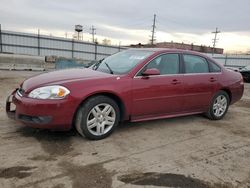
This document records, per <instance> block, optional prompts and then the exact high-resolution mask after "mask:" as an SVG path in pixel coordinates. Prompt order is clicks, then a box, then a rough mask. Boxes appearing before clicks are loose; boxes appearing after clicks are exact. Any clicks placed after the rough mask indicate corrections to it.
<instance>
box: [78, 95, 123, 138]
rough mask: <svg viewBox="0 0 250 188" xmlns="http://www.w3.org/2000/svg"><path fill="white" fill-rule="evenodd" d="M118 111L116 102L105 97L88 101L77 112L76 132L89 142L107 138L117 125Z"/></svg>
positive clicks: (97, 97) (96, 97)
mask: <svg viewBox="0 0 250 188" xmlns="http://www.w3.org/2000/svg"><path fill="white" fill-rule="evenodd" d="M119 118H120V111H119V107H118V105H117V104H116V102H115V101H114V100H113V99H111V98H109V97H106V96H101V95H100V96H95V97H92V98H90V99H88V100H87V101H86V102H85V103H84V104H83V105H82V106H81V107H80V108H79V110H78V112H77V115H76V121H75V126H76V129H77V131H78V132H79V133H80V134H81V135H82V136H85V137H87V138H88V139H91V140H100V139H103V138H106V137H107V136H109V135H110V134H111V133H112V132H113V130H114V129H115V127H116V126H117V124H118V123H119Z"/></svg>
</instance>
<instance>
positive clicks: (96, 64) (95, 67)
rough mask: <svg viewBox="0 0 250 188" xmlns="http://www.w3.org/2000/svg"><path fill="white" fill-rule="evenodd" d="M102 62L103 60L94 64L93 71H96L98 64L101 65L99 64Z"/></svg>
mask: <svg viewBox="0 0 250 188" xmlns="http://www.w3.org/2000/svg"><path fill="white" fill-rule="evenodd" d="M103 60H104V58H103V59H101V60H99V61H98V62H96V63H95V64H94V66H93V68H92V69H93V70H96V69H98V67H99V66H100V64H101V62H102V61H103Z"/></svg>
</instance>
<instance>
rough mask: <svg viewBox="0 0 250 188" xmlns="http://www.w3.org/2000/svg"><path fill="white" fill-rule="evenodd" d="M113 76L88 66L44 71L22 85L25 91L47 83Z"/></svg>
mask: <svg viewBox="0 0 250 188" xmlns="http://www.w3.org/2000/svg"><path fill="white" fill-rule="evenodd" d="M112 76H114V75H111V74H107V73H103V72H99V71H94V70H92V69H88V68H83V69H81V68H78V69H67V70H58V71H52V72H47V73H42V74H39V75H36V76H33V77H31V78H28V79H27V80H25V81H24V82H23V84H22V85H21V87H22V89H23V90H24V91H26V92H28V91H30V90H31V89H34V88H37V87H41V86H46V85H52V84H63V83H65V82H72V81H77V80H84V79H96V78H106V77H112Z"/></svg>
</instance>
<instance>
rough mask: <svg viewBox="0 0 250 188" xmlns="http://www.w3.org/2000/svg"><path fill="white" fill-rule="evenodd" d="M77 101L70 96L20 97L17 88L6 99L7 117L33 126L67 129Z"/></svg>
mask: <svg viewBox="0 0 250 188" xmlns="http://www.w3.org/2000/svg"><path fill="white" fill-rule="evenodd" d="M77 106H78V103H77V101H75V100H73V99H72V98H70V97H69V98H67V99H61V100H40V99H32V98H28V97H21V96H20V95H18V93H17V90H15V91H13V92H12V93H11V95H10V96H9V97H8V98H7V100H6V113H7V115H8V117H9V118H11V119H15V120H17V121H19V122H22V123H23V124H25V125H27V126H31V127H35V128H45V129H58V130H69V129H70V128H71V126H72V122H73V118H74V113H75V111H76V109H77Z"/></svg>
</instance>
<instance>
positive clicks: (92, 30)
mask: <svg viewBox="0 0 250 188" xmlns="http://www.w3.org/2000/svg"><path fill="white" fill-rule="evenodd" d="M90 30H91V33H90V34H91V35H92V42H93V43H94V42H95V34H96V28H95V27H94V26H93V25H92V27H91V28H90Z"/></svg>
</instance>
